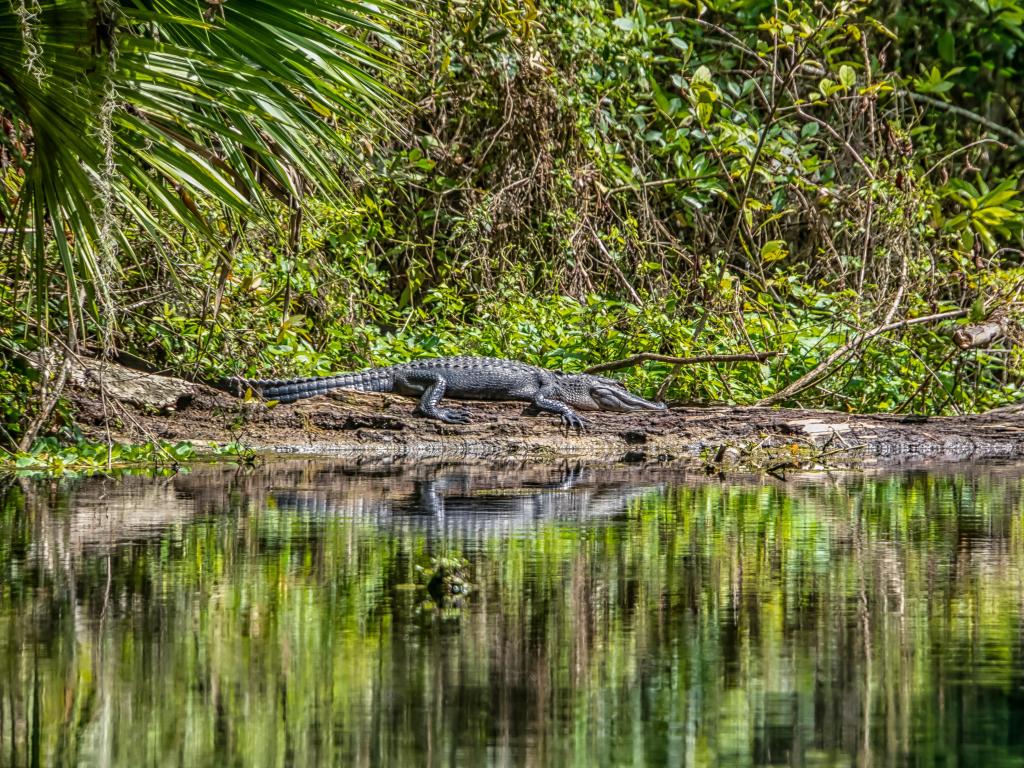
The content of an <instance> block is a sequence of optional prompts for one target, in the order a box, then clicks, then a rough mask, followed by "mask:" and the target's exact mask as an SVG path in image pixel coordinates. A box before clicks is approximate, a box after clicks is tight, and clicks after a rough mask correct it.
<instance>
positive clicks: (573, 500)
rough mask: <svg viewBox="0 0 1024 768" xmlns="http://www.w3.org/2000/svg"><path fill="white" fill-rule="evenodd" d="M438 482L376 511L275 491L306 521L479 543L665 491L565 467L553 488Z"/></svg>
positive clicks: (471, 476)
mask: <svg viewBox="0 0 1024 768" xmlns="http://www.w3.org/2000/svg"><path fill="white" fill-rule="evenodd" d="M435 472H436V474H435V475H432V476H429V477H426V478H423V479H417V480H414V481H413V486H414V489H413V491H412V492H411V493H410V494H408V495H407V496H395V497H391V496H390V495H389V496H388V497H386V498H381V499H379V500H377V501H376V502H373V503H371V504H369V505H368V504H366V499H365V497H358V498H353V497H352V496H351V495H346V494H345V493H338V492H332V491H331V490H330V489H329V488H324V487H323V486H322V485H321V486H314V487H308V488H289V489H286V490H277V489H275V490H273V491H272V493H271V495H272V498H273V500H274V503H275V505H276V506H277V508H278V509H279V510H280V511H281V512H295V513H297V514H300V515H313V516H333V515H338V514H342V515H347V516H354V515H358V516H359V517H360V518H362V519H364V520H365V519H373V520H375V521H376V522H377V523H378V524H379V525H386V526H390V527H401V526H405V527H410V528H417V529H423V530H426V531H429V532H431V533H435V534H445V535H458V538H461V539H463V540H470V541H472V540H476V539H479V538H481V537H485V536H496V535H502V534H507V533H512V532H515V531H517V530H518V531H522V530H525V529H528V528H529V527H531V526H532V525H534V524H536V523H540V522H544V521H563V522H566V521H575V522H586V521H594V520H602V519H612V518H614V517H616V516H617V515H623V514H625V512H626V510H627V509H628V507H629V504H630V503H631V502H632V501H634V500H636V499H639V498H641V497H643V496H644V495H646V494H650V493H657V492H659V491H662V490H663V488H664V486H663V484H661V483H654V482H651V481H649V480H648V481H644V480H643V478H637V477H633V478H628V476H627V477H620V478H619V479H618V480H614V479H611V480H609V479H602V480H600V481H599V480H598V477H599V476H598V472H597V470H594V469H590V468H585V467H581V466H580V465H578V464H576V465H566V466H564V467H562V468H560V469H557V470H552V469H547V468H546V470H545V473H544V474H550V475H551V477H550V478H548V479H547V480H544V479H539V478H538V477H537V476H536V475H535V476H534V477H533V478H532V479H523V478H521V477H519V476H518V475H516V474H515V473H508V474H499V473H497V472H488V471H480V470H479V468H470V467H465V466H462V467H460V466H443V465H442V466H441V467H438V468H436V469H435Z"/></svg>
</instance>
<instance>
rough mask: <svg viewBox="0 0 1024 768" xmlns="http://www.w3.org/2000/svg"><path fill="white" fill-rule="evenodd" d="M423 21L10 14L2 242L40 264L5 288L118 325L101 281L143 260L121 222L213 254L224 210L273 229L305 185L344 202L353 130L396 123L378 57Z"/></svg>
mask: <svg viewBox="0 0 1024 768" xmlns="http://www.w3.org/2000/svg"><path fill="white" fill-rule="evenodd" d="M21 9H28V10H29V11H31V12H33V14H34V15H32V16H31V17H27V16H26V15H25V13H21V12H20V10H21ZM414 13H415V12H414V11H413V10H412V9H411V8H410V7H409V6H405V5H399V4H397V3H394V2H389V1H387V0H385V2H378V3H376V4H369V3H362V2H348V1H346V0H266V1H264V0H238V2H232V3H224V4H216V3H209V4H207V3H195V2H194V0H120V1H115V2H107V3H96V4H93V3H84V2H80V1H77V0H45V1H44V0H39V1H38V2H33V0H24V2H21V1H20V0H19V2H9V3H7V4H5V5H0V117H2V118H3V119H4V121H5V123H4V124H5V125H7V126H9V128H10V130H6V131H2V130H0V145H2V146H3V147H4V148H5V149H6V150H7V154H8V155H9V156H13V157H15V158H17V160H18V165H17V168H16V172H15V173H13V174H8V176H7V177H6V178H5V179H4V184H3V186H0V217H2V221H0V223H2V225H3V226H5V227H7V228H10V229H14V230H15V234H16V237H14V238H8V239H7V240H6V241H0V244H5V246H4V247H7V248H11V247H14V248H18V249H25V250H26V252H28V253H29V254H30V256H31V258H30V259H29V261H28V264H29V267H28V270H27V273H25V274H20V273H18V274H12V275H10V276H9V278H10V279H13V280H16V281H20V283H23V284H25V285H31V286H34V293H35V297H36V305H37V308H38V310H37V314H38V315H39V317H40V319H41V320H45V314H46V311H47V309H46V308H47V307H49V306H51V304H52V300H51V299H52V297H51V296H50V294H51V293H53V292H54V291H58V292H59V294H60V295H61V296H63V297H65V300H66V301H67V302H68V310H69V312H70V313H71V314H70V315H69V319H72V320H74V319H77V320H78V321H80V322H77V323H75V324H74V325H75V326H76V327H77V328H82V327H84V325H85V323H84V321H85V319H86V317H87V316H92V317H94V318H97V317H105V318H106V319H107V320H108V321H109V320H110V319H111V318H112V317H113V314H112V313H109V312H107V313H104V312H102V311H101V308H102V306H103V305H104V303H105V302H106V301H107V299H106V298H105V297H107V296H108V295H109V293H110V288H109V283H110V282H111V281H112V280H113V279H116V276H117V273H118V269H119V263H118V259H123V258H131V257H132V255H133V254H132V251H131V248H132V245H131V242H130V241H129V239H128V238H126V237H125V236H124V235H123V233H122V232H121V228H120V227H111V226H110V221H111V220H110V218H109V217H111V216H112V214H113V212H114V211H116V213H117V215H118V216H120V217H121V221H122V222H123V223H125V224H126V225H127V226H133V227H134V228H135V229H136V230H138V231H142V232H145V233H148V235H149V236H150V237H152V238H157V239H159V240H167V241H169V244H170V245H171V246H172V247H173V237H172V232H179V233H181V234H179V235H177V237H179V238H180V237H182V236H184V237H189V238H200V239H203V240H206V241H207V242H210V243H213V244H214V245H216V244H217V242H218V238H221V237H223V232H222V228H220V227H214V226H211V221H210V217H211V216H212V215H214V212H220V211H227V212H230V215H228V216H227V217H226V218H227V219H228V220H229V221H242V220H245V219H246V218H250V219H251V218H258V217H262V218H271V217H273V216H274V215H275V213H274V212H275V211H277V210H279V208H280V206H279V205H276V204H275V202H274V201H275V199H276V200H278V201H280V200H281V199H283V198H286V197H298V194H299V190H298V189H297V188H296V180H298V179H301V180H302V186H303V187H305V188H307V189H309V188H313V189H317V190H320V191H322V192H325V193H334V194H337V193H339V192H341V191H342V190H340V189H339V181H338V179H339V174H338V172H337V166H338V163H339V162H340V161H343V159H344V157H345V156H346V155H347V153H348V152H349V151H350V150H349V147H350V146H351V144H350V142H349V141H348V140H347V138H346V130H352V129H356V128H358V127H373V128H374V129H379V128H381V127H383V128H388V127H390V126H391V125H392V123H391V119H390V117H389V115H391V114H392V113H393V112H394V108H395V105H396V104H400V103H401V99H400V98H399V97H398V96H397V95H396V94H395V93H394V92H392V91H391V90H390V89H389V88H388V87H387V86H386V85H385V84H384V82H383V77H384V76H386V75H390V74H391V73H393V72H394V70H395V66H394V64H393V62H392V61H391V60H390V59H389V58H388V57H387V56H386V55H384V54H383V53H382V49H383V45H390V44H391V43H392V41H393V39H394V38H392V37H391V36H390V34H389V33H388V30H389V29H390V28H391V27H393V26H395V23H396V22H401V21H403V20H404V19H407V18H408V17H409V16H411V15H413V14H414ZM111 107H112V108H111ZM105 116H106V117H105ZM171 225H174V226H171ZM31 230H34V231H35V233H36V235H35V236H34V237H30V238H29V237H25V235H27V234H28V233H29V232H30V231H31ZM55 278H56V279H55ZM76 315H77V318H76V317H75V316H76Z"/></svg>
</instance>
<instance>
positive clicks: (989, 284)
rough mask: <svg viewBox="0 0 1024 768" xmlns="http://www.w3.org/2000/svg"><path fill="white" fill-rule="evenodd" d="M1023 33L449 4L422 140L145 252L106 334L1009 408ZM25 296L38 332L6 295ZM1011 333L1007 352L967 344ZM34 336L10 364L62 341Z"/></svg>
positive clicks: (918, 12)
mask: <svg viewBox="0 0 1024 768" xmlns="http://www.w3.org/2000/svg"><path fill="white" fill-rule="evenodd" d="M227 21H230V17H228V19H227ZM1022 25H1024V10H1022V9H1021V8H1020V7H1018V6H1017V5H1014V4H1013V3H1009V2H1002V0H998V2H997V1H995V0H993V2H984V3H969V4H963V3H954V2H951V1H950V2H945V3H938V4H936V3H923V2H900V3H868V4H865V3H856V2H840V3H835V4H830V5H828V6H821V5H817V4H813V3H789V4H777V3H776V4H773V3H768V2H749V1H747V2H712V3H700V4H697V5H696V6H695V5H692V4H690V3H683V2H678V3H677V2H646V1H644V0H641V1H640V2H637V3H627V4H619V3H606V2H598V0H571V1H570V0H564V1H563V2H554V1H552V2H547V1H543V2H536V3H533V2H527V3H521V2H515V3H513V2H505V1H503V0H491V1H490V2H486V3H476V2H464V3H463V2H447V3H443V4H439V5H437V6H436V7H432V8H431V9H429V10H428V11H427V12H426V16H425V17H423V18H421V19H419V20H417V21H415V22H414V23H413V24H412V25H411V26H408V27H404V28H402V29H394V30H393V31H394V32H395V33H396V35H397V36H398V37H401V38H402V39H404V40H406V41H408V42H406V44H405V46H404V49H403V51H404V52H403V53H402V54H401V56H402V57H403V59H404V64H405V65H406V74H405V75H404V76H403V78H402V79H401V81H398V80H396V81H395V83H394V86H395V90H396V91H399V92H401V93H402V94H403V95H404V99H405V101H406V102H407V104H406V105H405V107H404V108H400V107H399V105H398V104H396V110H395V114H396V115H397V121H398V122H399V126H398V127H397V129H395V128H391V129H389V130H385V131H380V130H377V131H376V132H374V131H373V130H372V129H370V128H365V129H363V130H361V131H359V130H357V131H354V132H353V131H351V130H349V131H348V132H346V136H347V137H348V138H347V141H348V146H349V148H350V150H351V151H350V152H348V153H347V154H348V161H347V162H342V161H341V159H339V161H338V164H337V168H338V173H339V174H340V175H341V178H342V179H343V180H344V183H345V186H346V187H347V189H348V193H349V194H348V196H347V198H345V199H342V200H340V201H339V199H337V198H328V197H326V196H320V195H316V194H313V195H307V196H306V198H305V200H304V206H303V215H302V216H301V217H300V216H298V215H296V214H295V212H294V211H292V213H291V214H289V210H288V206H287V205H281V210H280V211H279V212H278V214H279V215H278V216H277V220H278V221H279V226H277V227H274V226H271V225H269V224H267V223H266V222H267V221H268V219H267V218H264V219H262V220H261V219H258V218H256V217H252V218H251V219H249V218H239V217H235V218H233V219H232V220H231V221H230V222H228V224H227V226H225V227H224V229H223V238H222V240H223V241H224V243H226V245H225V244H224V243H222V244H220V245H216V244H215V245H210V244H209V243H203V242H199V241H196V240H187V241H186V243H185V244H184V245H181V244H177V245H174V246H173V247H172V249H171V258H170V259H169V260H168V259H166V258H157V256H156V253H157V249H155V248H153V247H152V246H151V245H149V241H148V240H147V239H146V238H145V237H143V234H142V233H137V232H132V233H130V237H133V238H138V246H137V247H136V248H135V252H136V253H137V254H138V258H137V259H136V260H135V261H134V262H133V263H132V264H131V265H130V266H129V267H127V268H126V269H125V271H124V273H123V274H120V275H118V276H117V277H116V279H114V280H112V282H111V284H110V296H111V297H112V301H113V305H114V306H115V307H116V311H114V312H113V313H108V314H106V315H105V316H103V317H102V318H94V319H91V320H86V321H85V323H84V324H85V326H86V327H84V328H82V329H80V334H79V335H80V336H81V337H82V338H84V339H86V340H88V339H90V338H96V337H97V336H98V335H99V334H100V331H101V327H102V329H103V330H105V332H106V338H107V339H108V343H110V342H111V340H112V343H113V345H114V346H116V347H118V348H120V349H122V350H126V351H130V352H132V353H134V354H136V355H139V356H140V357H142V358H144V359H147V360H150V361H152V362H154V363H155V364H157V365H160V366H165V367H167V368H170V369H172V370H176V371H178V372H180V373H184V374H187V375H194V376H201V377H207V378H216V377H219V376H221V375H224V374H227V373H243V374H260V375H266V374H285V373H326V372H328V371H331V370H338V369H342V368H350V367H358V366H362V365H366V364H377V363H384V362H397V361H400V360H403V359H407V358H409V357H414V356H422V355H430V354H441V353H455V352H465V353H480V354H496V355H502V356H511V357H517V358H522V359H526V360H529V361H531V362H537V363H541V364H544V365H552V366H557V367H564V368H568V369H578V368H582V367H585V366H587V365H589V364H592V363H594V362H598V361H600V360H605V359H610V358H617V357H623V356H626V355H629V354H633V353H637V352H642V351H655V352H661V353H665V354H676V355H687V354H695V353H707V352H722V353H725V352H743V351H751V350H753V351H775V352H778V353H779V354H778V355H777V356H776V357H775V358H773V359H772V360H771V361H769V362H768V363H766V364H764V365H756V364H754V365H751V364H745V365H737V366H735V367H732V368H725V367H723V366H711V365H707V366H694V367H691V368H687V369H684V370H682V371H678V372H676V373H677V375H676V376H675V377H674V378H673V377H669V379H668V380H667V386H665V390H666V394H667V395H668V396H669V397H672V398H682V399H686V400H727V401H732V402H738V403H751V402H757V401H768V402H785V403H789V404H793V403H799V404H803V405H826V406H831V407H839V408H849V409H851V410H868V409H878V410H899V411H914V412H924V413H939V412H951V411H961V410H970V409H984V408H987V407H991V406H994V405H998V404H1000V403H1003V402H1006V401H1008V400H1013V399H1015V398H1019V397H1020V394H1019V393H1020V386H1021V378H1022V373H1024V371H1022V364H1021V355H1020V352H1019V348H1015V347H1014V343H1015V341H1017V340H1018V339H1016V338H1015V334H1017V333H1019V329H1020V319H1019V318H1020V314H1021V313H1020V309H1019V307H1020V302H1021V292H1022V289H1024V268H1022V250H1021V248H1022V245H1024V242H1022V231H1024V206H1022V204H1021V202H1020V197H1019V192H1018V190H1019V173H1020V160H1021V152H1022V150H1024V130H1022V127H1021V126H1020V124H1019V122H1018V115H1019V108H1020V101H1021V93H1020V91H1019V89H1018V88H1017V85H1016V84H1017V83H1018V82H1019V81H1020V73H1021V69H1022V68H1024V61H1022V56H1021V53H1020V43H1021V41H1022V39H1024V29H1022ZM379 43H380V41H379V40H378V41H377V44H379ZM9 178H10V177H9ZM8 189H9V190H11V189H13V190H14V192H13V193H14V194H17V182H16V179H15V182H14V184H13V187H12V186H11V185H10V184H9V187H8ZM199 204H200V205H201V204H202V201H199ZM203 215H204V216H205V217H206V219H207V220H208V221H209V223H210V224H211V225H212V226H217V227H219V226H221V212H220V210H219V209H217V208H215V207H212V206H211V207H210V208H209V210H204V211H203ZM271 219H273V217H271ZM231 227H235V229H234V230H232V229H231ZM165 234H167V235H172V234H173V232H168V233H165ZM147 254H152V255H147ZM53 279H54V280H58V281H59V280H60V279H61V270H60V268H59V267H58V268H56V269H55V270H54V272H53ZM5 290H7V291H8V293H9V296H8V299H9V301H8V305H10V306H15V307H16V304H17V301H18V300H20V298H21V297H23V295H24V294H22V293H19V291H18V287H17V276H16V274H15V273H13V272H11V271H10V270H9V271H8V273H7V281H6V283H5ZM932 316H937V317H936V318H935V319H934V320H927V319H926V318H930V317H932ZM993 316H994V317H997V318H998V319H999V320H1000V322H1001V324H1002V327H1003V328H1004V330H1005V331H1006V335H1004V336H1003V338H1001V339H999V340H997V341H995V342H992V343H991V344H989V345H988V346H987V347H986V348H984V349H971V350H969V351H962V350H961V349H959V348H958V347H957V346H955V345H954V344H953V343H952V342H951V339H950V334H951V332H952V331H953V330H954V328H955V326H956V324H960V325H964V324H968V323H972V322H974V323H976V322H980V321H982V320H984V319H985V318H987V317H993ZM60 317H61V309H60V307H59V306H58V307H55V308H54V310H53V312H52V313H51V318H50V323H51V324H52V323H54V322H57V323H59V322H62V321H61V320H60ZM911 320H914V321H917V322H913V323H910V322H909V321H911ZM11 328H12V330H8V331H6V336H5V344H6V345H7V348H8V349H9V350H10V349H12V348H22V349H24V348H30V347H32V346H33V345H34V344H36V343H37V341H36V340H37V339H38V328H37V327H36V326H35V325H34V324H33V323H32V322H26V323H23V324H22V325H21V326H19V327H17V328H16V329H14V327H13V326H12V327H11ZM879 329H884V330H879ZM669 372H670V367H669V366H667V365H660V366H659V365H658V364H650V365H649V366H648V367H646V368H644V369H643V370H636V371H634V372H632V373H630V374H629V375H630V376H631V377H632V379H633V380H632V381H631V382H630V383H631V384H632V385H633V386H636V387H639V388H644V387H647V388H649V389H652V390H653V389H654V388H655V387H657V386H658V385H660V384H665V383H666V375H667V374H669ZM13 381H14V380H13V379H12V380H10V381H9V382H8V384H9V386H8V387H7V391H8V394H7V395H6V397H7V400H6V403H7V405H6V410H7V414H8V418H7V422H8V424H7V429H8V430H9V431H10V432H11V433H12V435H16V434H17V432H18V430H19V429H21V428H22V426H21V424H22V419H21V414H22V413H23V412H24V408H25V401H24V399H23V397H22V395H21V394H20V393H21V392H24V389H23V388H21V387H20V384H11V382H13Z"/></svg>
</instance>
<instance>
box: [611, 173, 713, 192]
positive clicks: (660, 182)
mask: <svg viewBox="0 0 1024 768" xmlns="http://www.w3.org/2000/svg"><path fill="white" fill-rule="evenodd" d="M717 176H718V174H717V173H705V174H703V175H701V176H683V177H681V178H678V179H655V180H654V181H644V182H639V183H637V184H623V185H622V186H619V187H612V188H611V189H607V190H605V192H606V193H607V194H609V195H612V194H615V193H616V192H627V191H629V190H634V191H639V190H641V189H647V188H648V187H664V186H666V185H668V184H693V183H694V182H698V181H704V180H705V179H713V178H717Z"/></svg>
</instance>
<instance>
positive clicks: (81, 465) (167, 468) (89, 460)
mask: <svg viewBox="0 0 1024 768" xmlns="http://www.w3.org/2000/svg"><path fill="white" fill-rule="evenodd" d="M210 457H217V458H228V459H240V460H243V461H245V462H246V463H252V462H253V461H254V459H255V454H253V452H252V451H251V450H249V449H248V448H246V447H245V446H243V445H241V444H239V443H228V444H226V445H212V446H209V447H208V448H203V447H202V446H198V445H196V444H194V443H189V442H177V443H171V442H168V441H165V440H158V441H154V442H150V443H141V444H138V445H126V444H123V443H105V442H100V441H96V442H90V441H83V440H79V441H77V442H75V443H74V444H73V445H70V446H68V445H64V444H63V443H62V442H61V441H60V440H58V439H57V438H55V437H44V438H40V439H39V440H37V441H36V442H35V443H34V444H33V445H32V448H31V449H30V450H29V451H26V452H24V453H15V454H7V455H2V454H0V472H7V473H13V474H15V475H16V476H18V477H77V476H87V475H94V474H101V473H111V472H114V473H117V474H121V473H123V472H125V471H135V472H137V471H140V470H144V471H150V470H156V471H161V472H163V473H164V474H167V473H173V472H177V471H180V470H181V469H182V467H181V466H180V465H182V464H187V463H190V462H195V461H197V460H199V459H202V458H210Z"/></svg>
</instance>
